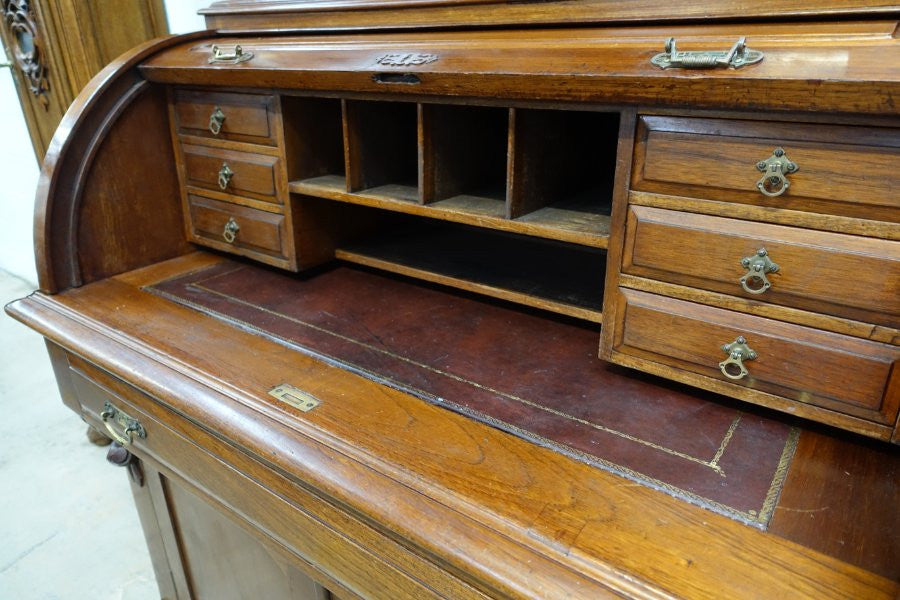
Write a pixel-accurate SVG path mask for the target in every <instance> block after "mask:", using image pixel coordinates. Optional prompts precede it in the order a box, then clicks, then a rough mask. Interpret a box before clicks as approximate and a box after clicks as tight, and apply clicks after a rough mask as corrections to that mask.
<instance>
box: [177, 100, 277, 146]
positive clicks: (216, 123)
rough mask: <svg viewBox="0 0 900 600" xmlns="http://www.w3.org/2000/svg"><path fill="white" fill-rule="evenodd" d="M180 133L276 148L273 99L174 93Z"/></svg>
mask: <svg viewBox="0 0 900 600" xmlns="http://www.w3.org/2000/svg"><path fill="white" fill-rule="evenodd" d="M174 108H175V120H176V127H177V129H178V132H179V133H185V134H188V135H196V136H202V137H208V138H214V139H222V140H234V141H239V142H250V143H254V144H265V145H275V143H276V142H275V99H274V98H273V97H272V96H260V95H255V94H227V93H222V92H205V91H193V90H176V91H175V107H174Z"/></svg>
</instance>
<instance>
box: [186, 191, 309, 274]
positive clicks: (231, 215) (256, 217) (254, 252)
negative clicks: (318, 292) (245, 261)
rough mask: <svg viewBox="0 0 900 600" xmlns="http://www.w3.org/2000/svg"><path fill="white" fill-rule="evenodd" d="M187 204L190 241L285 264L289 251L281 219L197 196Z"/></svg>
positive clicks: (191, 198) (261, 211) (283, 222)
mask: <svg viewBox="0 0 900 600" xmlns="http://www.w3.org/2000/svg"><path fill="white" fill-rule="evenodd" d="M188 204H189V205H190V213H189V217H188V219H189V226H190V228H191V229H190V231H191V239H192V240H193V241H196V242H198V243H201V244H203V245H208V246H212V247H213V248H220V249H225V250H228V251H229V252H234V253H235V254H240V255H242V256H252V257H255V258H258V259H260V260H262V261H263V262H267V263H269V264H275V265H278V266H284V265H285V264H287V262H288V261H287V257H288V256H289V255H290V254H291V251H292V248H291V247H290V246H289V245H288V242H289V238H288V233H287V224H286V223H285V219H284V215H280V214H277V213H270V212H267V211H263V210H257V209H254V208H248V207H246V206H240V205H237V204H232V203H230V202H222V201H219V200H213V199H212V198H205V197H203V196H199V195H189V196H188Z"/></svg>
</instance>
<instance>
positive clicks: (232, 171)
mask: <svg viewBox="0 0 900 600" xmlns="http://www.w3.org/2000/svg"><path fill="white" fill-rule="evenodd" d="M169 105H170V110H171V115H170V120H171V124H172V137H173V141H174V145H175V148H176V153H177V163H178V171H179V178H180V181H181V189H182V193H183V201H184V214H185V227H186V232H187V237H188V239H189V240H191V241H192V242H195V243H198V244H202V245H204V246H209V247H212V248H216V249H218V250H225V251H228V252H231V253H233V254H239V255H242V256H247V257H250V258H253V259H255V260H259V261H261V262H264V263H267V264H270V265H274V266H278V267H282V268H287V269H292V270H295V269H296V263H297V259H296V252H294V229H293V226H292V218H291V205H290V202H289V195H288V191H287V175H286V173H285V165H284V158H283V154H284V150H283V148H284V142H283V134H282V129H281V124H280V122H279V121H280V111H279V110H278V97H277V96H271V95H255V94H232V93H221V92H200V91H191V90H175V91H174V92H173V93H172V97H171V98H170V103H169Z"/></svg>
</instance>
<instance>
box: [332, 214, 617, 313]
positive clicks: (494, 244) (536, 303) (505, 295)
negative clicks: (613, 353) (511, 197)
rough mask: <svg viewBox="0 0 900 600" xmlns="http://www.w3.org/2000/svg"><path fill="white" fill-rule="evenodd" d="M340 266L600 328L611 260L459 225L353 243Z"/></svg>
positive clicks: (339, 254)
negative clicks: (357, 267)
mask: <svg viewBox="0 0 900 600" xmlns="http://www.w3.org/2000/svg"><path fill="white" fill-rule="evenodd" d="M335 256H336V257H337V258H339V259H342V260H345V261H348V262H353V263H357V264H361V265H366V266H369V267H375V268H378V269H382V270H385V271H390V272H392V273H398V274H401V275H406V276H409V277H415V278H417V279H424V280H426V281H431V282H433V283H438V284H441V285H447V286H451V287H455V288H459V289H463V290H466V291H470V292H475V293H479V294H484V295H486V296H490V297H493V298H500V299H502V300H507V301H510V302H516V303H518V304H523V305H526V306H531V307H535V308H540V309H544V310H549V311H552V312H556V313H559V314H563V315H567V316H570V317H575V318H578V319H584V320H587V321H592V322H595V323H599V322H600V321H601V316H602V315H601V309H602V303H603V278H604V266H605V255H604V253H602V252H600V251H597V250H594V249H589V248H579V247H577V246H571V245H568V244H558V243H555V242H545V241H541V240H535V239H529V238H524V237H521V236H514V235H509V234H504V233H498V232H491V231H485V230H479V229H473V228H470V227H459V226H454V225H435V226H426V227H422V226H421V225H419V226H417V227H411V228H409V229H404V230H399V231H391V232H390V233H388V234H383V235H381V236H379V237H376V238H370V239H367V240H364V241H361V242H356V243H353V244H348V245H346V246H344V247H342V248H339V249H338V250H337V251H336V252H335Z"/></svg>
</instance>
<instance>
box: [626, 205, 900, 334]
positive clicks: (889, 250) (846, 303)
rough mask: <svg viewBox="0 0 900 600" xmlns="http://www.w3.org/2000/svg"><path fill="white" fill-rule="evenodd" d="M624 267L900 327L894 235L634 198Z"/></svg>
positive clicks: (899, 249)
mask: <svg viewBox="0 0 900 600" xmlns="http://www.w3.org/2000/svg"><path fill="white" fill-rule="evenodd" d="M756 268H760V270H759V271H757V270H756ZM773 269H774V270H773ZM622 272H624V273H627V274H630V275H637V276H639V277H647V278H650V279H656V280H659V281H666V282H669V283H675V284H680V285H685V286H688V287H695V288H701V289H706V290H711V291H715V292H721V293H725V294H730V295H733V296H742V297H744V298H748V299H752V300H759V301H760V302H767V303H771V304H780V305H783V306H790V307H796V308H802V309H806V310H811V311H814V312H819V313H825V314H830V315H835V316H841V317H846V318H849V319H854V320H859V321H863V322H865V323H875V324H878V325H884V326H888V327H900V242H895V241H889V240H880V239H874V238H864V237H859V236H852V235H843V234H838V233H829V232H822V231H810V230H808V229H799V228H796V227H784V226H781V225H771V224H767V223H751V222H748V221H740V220H737V219H726V218H722V217H714V216H708V215H700V214H693V213H686V212H679V211H673V210H663V209H658V208H651V207H647V206H631V207H629V211H628V223H627V236H626V243H625V250H624V254H623V261H622Z"/></svg>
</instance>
